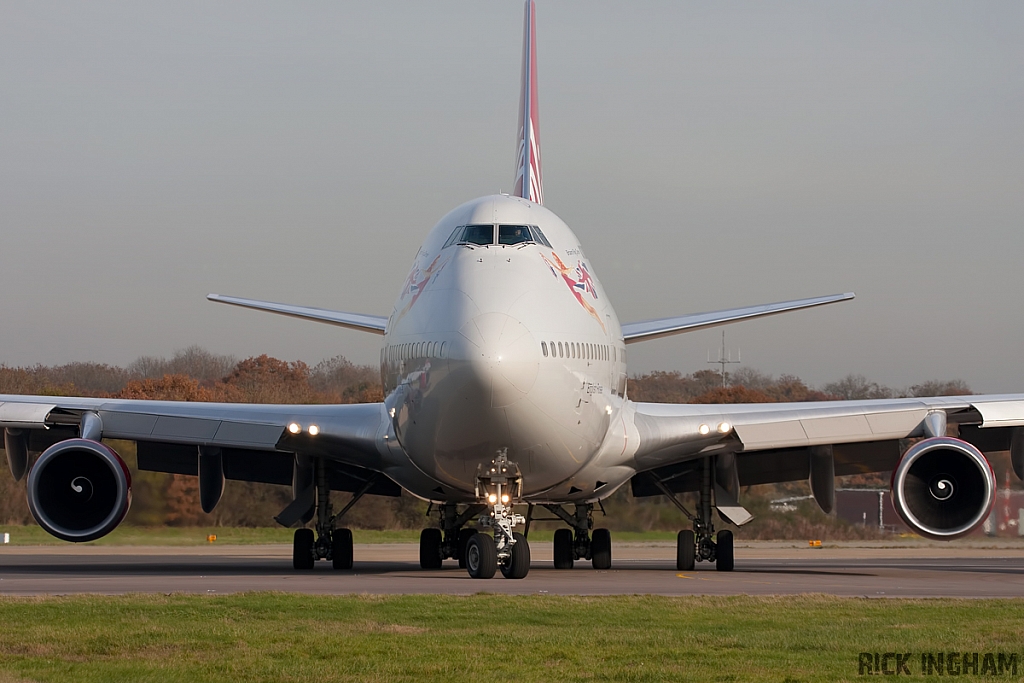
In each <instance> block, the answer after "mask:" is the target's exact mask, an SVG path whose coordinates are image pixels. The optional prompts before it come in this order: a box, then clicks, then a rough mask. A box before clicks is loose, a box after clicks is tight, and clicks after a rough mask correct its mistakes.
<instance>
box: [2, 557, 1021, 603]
mask: <svg viewBox="0 0 1024 683" xmlns="http://www.w3.org/2000/svg"><path fill="white" fill-rule="evenodd" d="M531 549H532V555H533V557H534V560H533V565H532V567H531V570H530V574H529V576H527V577H526V578H525V579H522V580H518V581H515V580H508V579H504V578H502V577H501V574H500V573H499V574H497V575H496V577H495V578H494V579H491V580H488V581H483V580H474V579H471V578H469V576H468V575H467V574H466V572H465V570H460V569H458V566H457V565H456V563H455V562H446V563H445V568H444V569H441V570H437V571H424V570H421V569H420V568H419V565H418V561H417V557H418V555H417V553H418V549H417V546H415V545H411V544H392V545H388V544H382V545H357V546H356V548H355V556H356V562H355V567H354V569H353V570H352V571H334V570H333V569H331V567H330V565H329V564H328V563H325V562H319V563H317V567H316V569H314V570H313V571H307V572H296V571H294V570H292V568H291V547H290V546H287V545H266V546H203V547H181V548H177V547H129V546H124V547H112V546H40V547H30V546H0V595H2V594H6V595H40V594H70V593H104V594H116V593H133V592H140V593H172V592H187V593H202V594H219V593H233V592H238V591H263V590H271V591H291V592H299V593H314V594H316V593H319V594H344V593H444V594H456V595H459V594H461V595H464V594H471V593H477V592H480V591H488V592H494V593H508V594H551V595H558V594H561V595H615V594H637V593H644V594H647V593H649V594H659V595H736V594H747V595H758V594H786V595H792V594H800V593H827V594H832V595H841V596H866V597H975V598H981V597H1024V546H1022V545H1021V544H1019V543H1018V544H1009V545H1003V546H999V545H996V546H989V547H987V546H985V545H984V544H982V545H977V544H975V545H955V546H947V547H942V546H938V547H935V546H912V547H897V548H887V547H882V546H877V545H876V546H870V545H869V546H855V547H850V546H843V547H825V548H821V549H809V548H806V547H799V546H796V545H793V544H791V543H774V544H773V543H753V544H751V545H749V546H738V547H737V548H736V570H735V571H734V572H731V573H726V572H717V571H715V570H714V568H713V566H709V565H706V564H705V565H703V566H701V565H700V564H698V567H697V570H696V571H692V572H678V571H676V569H675V560H674V558H675V546H674V544H670V543H646V544H628V543H622V544H617V545H615V546H614V547H613V563H612V569H610V570H607V571H596V570H594V569H593V568H591V567H590V563H589V562H582V561H580V562H577V563H576V568H574V569H572V570H555V569H554V568H553V567H552V563H551V559H550V558H551V545H550V544H545V543H535V544H533V545H532V546H531Z"/></svg>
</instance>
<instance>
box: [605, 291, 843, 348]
mask: <svg viewBox="0 0 1024 683" xmlns="http://www.w3.org/2000/svg"><path fill="white" fill-rule="evenodd" d="M853 298H854V294H853V292H846V293H845V294H832V295H830V296H819V297H814V298H812V299H797V300H795V301H782V302H779V303H774V304H762V305H760V306H747V307H745V308H730V309H727V310H724V311H711V312H709V313H691V314H689V315H680V316H676V317H674V318H659V319H657V320H644V321H642V322H636V323H626V324H625V325H623V326H622V337H623V339H624V340H625V342H626V343H627V344H632V343H634V342H641V341H647V340H649V339H658V338H659V337H667V336H669V335H673V334H681V333H683V332H693V331H694V330H703V329H705V328H708V327H715V326H717V325H725V324H726V323H735V322H739V321H741V320H753V319H754V318H764V317H766V316H769V315H778V314H779V313H787V312H789V311H798V310H800V309H803V308H814V307H816V306H825V305H826V304H834V303H838V302H840V301H849V300H850V299H853Z"/></svg>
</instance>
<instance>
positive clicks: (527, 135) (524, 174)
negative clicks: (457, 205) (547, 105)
mask: <svg viewBox="0 0 1024 683" xmlns="http://www.w3.org/2000/svg"><path fill="white" fill-rule="evenodd" d="M535 11H536V8H535V7H534V4H533V0H526V12H525V15H526V16H525V17H524V26H523V86H522V91H521V92H520V94H519V146H518V148H517V150H516V154H517V156H516V184H515V190H513V192H512V194H514V195H515V196H517V197H523V198H524V199H529V200H530V201H531V202H536V203H538V204H543V203H544V186H543V184H542V183H541V178H540V127H539V126H538V121H539V116H538V113H537V112H538V107H537V39H536V33H537V32H536V20H535V18H534V12H535Z"/></svg>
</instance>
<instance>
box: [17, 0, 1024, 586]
mask: <svg viewBox="0 0 1024 683" xmlns="http://www.w3.org/2000/svg"><path fill="white" fill-rule="evenodd" d="M535 11H536V10H535V5H534V0H527V1H526V3H525V10H524V32H523V58H522V85H521V93H520V107H519V128H518V145H517V150H516V159H517V172H516V176H515V186H514V190H513V191H512V192H511V193H510V194H497V195H491V196H485V197H480V198H477V199H474V200H472V201H469V202H466V203H465V204H462V205H461V206H458V207H456V208H454V209H453V210H452V211H451V212H449V213H448V214H447V215H445V216H444V217H442V218H441V219H440V221H438V222H437V224H436V225H435V226H434V227H433V228H432V229H431V230H430V231H429V233H428V234H427V236H426V239H425V240H424V242H423V245H422V247H421V248H420V250H419V252H418V253H417V255H416V257H415V260H414V262H413V264H412V267H411V269H410V271H409V275H408V277H407V278H406V280H405V282H404V284H403V285H402V288H401V291H400V292H399V295H398V298H397V300H396V301H395V304H394V308H393V309H392V311H391V313H390V315H388V316H380V315H364V314H355V313H345V312H338V311H331V310H325V309H320V308H309V307H302V306H293V305H287V304H279V303H273V302H265V301H255V300H251V299H243V298H237V297H231V296H221V295H217V294H211V295H209V297H208V298H209V299H210V300H212V301H215V302H220V303H225V304H231V305H234V306H240V307H244V308H249V309H256V310H260V311H266V312H271V313H276V314H281V315H286V316H292V317H295V318H300V319H305V320H314V321H319V322H323V323H326V324H330V325H335V326H339V327H343V328H347V329H350V330H358V331H361V332H365V333H369V334H376V335H379V336H381V341H382V344H381V349H380V358H379V361H380V370H381V378H382V382H383V386H384V393H385V398H384V400H383V401H382V402H380V403H368V404H357V405H256V404H218V403H185V402H173V401H140V400H115V399H97V398H74V397H71V398H64V397H54V396H15V395H7V396H0V426H2V427H3V428H4V446H5V450H6V454H7V459H8V464H9V466H10V470H11V472H12V474H13V475H14V477H15V478H16V479H18V480H20V479H21V478H22V477H24V476H25V475H26V474H27V477H28V478H27V482H26V492H27V497H28V503H29V507H30V510H31V512H32V515H33V516H34V518H35V520H36V521H37V522H38V523H39V524H40V526H42V527H43V528H44V529H45V530H46V531H47V532H49V533H50V534H52V535H53V536H55V537H57V538H60V539H63V540H65V541H70V542H84V541H91V540H94V539H97V538H100V537H102V536H104V535H105V534H107V533H109V532H110V531H112V530H113V529H114V528H116V527H117V526H118V524H119V523H120V522H121V521H122V520H123V519H124V517H125V515H126V514H127V512H128V509H129V506H130V503H131V474H130V471H129V469H128V467H127V466H126V465H125V463H124V461H123V460H122V459H121V458H120V457H119V456H118V454H117V453H116V452H115V451H114V450H113V449H112V448H111V447H110V445H108V443H107V442H106V441H105V440H113V439H125V440H130V441H134V442H135V443H136V444H137V454H138V467H139V469H140V470H149V471H158V472H171V473H177V474H185V475H193V476H197V477H198V480H199V481H198V483H199V490H200V500H201V506H202V508H203V510H204V511H206V512H210V511H212V510H213V509H214V508H215V506H216V505H217V504H218V502H219V500H220V498H221V495H222V493H223V491H224V486H225V480H227V479H233V480H245V481H254V482H265V483H272V484H291V486H292V493H293V500H292V502H291V503H290V504H289V505H288V506H287V507H286V508H285V509H284V510H282V511H281V513H280V514H278V515H277V517H276V518H275V519H276V521H277V522H278V523H280V524H282V525H284V526H294V525H296V524H300V525H301V526H300V527H299V528H297V529H296V531H295V534H294V539H293V557H292V560H293V566H294V568H295V569H296V570H310V569H312V568H313V567H314V566H315V563H316V562H317V561H318V560H321V559H324V560H329V561H330V562H331V564H332V565H333V567H334V568H335V569H340V570H345V569H351V568H352V566H353V535H352V532H351V530H350V529H347V528H345V527H344V526H343V524H342V523H343V520H344V516H345V514H346V513H347V512H348V511H349V510H350V509H351V507H352V506H353V505H355V504H356V503H357V502H358V501H359V500H360V499H361V498H362V497H363V496H365V495H385V496H396V495H400V494H401V493H402V491H403V490H404V491H407V492H409V493H411V494H412V495H415V496H418V497H419V498H422V499H425V500H428V501H430V502H431V506H430V514H431V515H432V519H433V522H432V525H431V526H430V527H429V528H426V529H424V530H423V531H422V533H421V535H420V545H419V558H420V565H421V567H423V568H424V569H438V568H440V567H442V563H443V561H444V560H446V559H455V560H458V563H459V565H460V567H462V568H464V569H466V570H467V572H468V574H469V576H471V577H473V578H479V579H485V578H491V577H493V576H494V575H495V574H496V573H497V572H498V571H500V572H501V574H502V575H503V576H505V577H506V578H510V579H521V578H524V577H525V576H527V574H528V572H529V570H530V565H531V556H530V545H529V540H528V535H529V529H530V525H531V523H532V522H533V521H534V520H537V519H539V518H538V517H535V516H534V513H535V512H539V513H541V514H545V513H548V514H550V515H551V517H549V518H548V519H555V520H556V521H561V522H564V524H565V526H564V527H561V528H559V529H558V530H557V531H556V532H555V535H554V548H553V559H554V566H555V568H556V569H571V568H572V567H573V566H574V563H575V562H577V561H580V560H589V561H590V562H591V564H592V565H593V567H594V568H596V569H607V568H609V567H610V566H611V563H612V543H611V534H610V532H609V531H608V530H607V529H604V528H596V529H595V528H594V510H595V507H598V506H600V502H601V500H603V499H604V498H607V497H608V496H610V495H612V494H613V493H614V492H615V491H617V490H619V489H620V488H621V487H623V486H625V485H627V484H628V485H629V486H630V487H631V489H632V493H633V495H634V496H665V497H667V498H668V499H669V500H670V501H672V502H673V503H674V504H675V506H676V507H678V508H679V510H680V511H681V513H682V514H683V515H684V516H685V517H686V518H687V519H688V521H689V528H684V529H683V530H681V531H680V532H679V534H678V536H677V554H676V567H677V569H679V570H684V571H686V570H692V569H694V567H695V565H696V563H697V562H708V563H713V564H714V565H715V568H716V569H717V570H720V571H731V570H732V569H733V568H734V562H735V558H734V552H733V533H732V531H730V530H729V529H721V530H718V531H717V532H716V528H715V524H716V519H715V514H716V513H717V516H718V518H719V519H721V520H724V521H726V522H729V523H732V524H734V525H737V526H742V525H743V524H745V523H746V522H748V521H749V520H750V519H751V515H750V513H749V512H748V511H747V510H746V509H744V508H743V506H742V502H741V500H740V492H741V487H743V486H749V485H753V484H763V483H770V482H786V481H799V480H806V481H808V482H809V485H810V489H811V491H812V493H813V497H814V499H815V500H816V501H817V503H818V505H819V506H820V507H821V509H822V510H824V511H825V512H830V511H831V510H832V508H833V506H834V504H835V477H837V476H843V475H850V474H855V473H865V472H888V471H891V472H892V480H891V488H892V500H893V504H894V507H895V508H896V510H897V512H898V513H899V514H900V516H901V517H902V519H903V520H904V521H905V522H906V523H907V525H908V526H909V527H910V528H912V529H913V530H914V531H916V532H917V533H919V534H921V535H924V536H926V537H929V538H933V539H944V540H948V539H954V538H958V537H961V536H963V535H966V534H968V533H970V532H971V531H972V530H974V529H976V528H977V527H978V526H979V525H980V524H981V523H982V522H983V520H984V519H985V518H986V517H987V516H988V514H989V512H990V510H991V509H992V506H993V504H994V501H995V493H996V483H995V476H994V474H993V471H992V467H991V466H990V464H989V462H988V460H987V458H986V456H985V453H989V452H993V451H1006V450H1009V451H1010V453H1011V460H1012V463H1013V469H1014V471H1015V472H1016V474H1017V476H1018V477H1022V476H1024V394H1014V395H989V396H985V395H979V396H958V397H936V398H907V399H884V400H870V401H824V402H809V403H790V404H756V405H751V404H731V405H687V404H657V403H638V402H634V401H631V400H630V399H629V397H628V390H629V387H628V381H627V371H626V368H627V364H626V362H627V352H628V348H629V346H630V345H632V344H637V343H641V342H644V341H647V340H650V339H657V338H660V337H665V336H669V335H676V334H682V333H685V332H689V331H693V330H700V329H706V328H710V327H714V326H720V325H724V324H728V323H735V322H739V321H743V320H751V319H754V318H761V317H765V316H771V315H778V314H781V313H785V312H789V311H796V310H802V309H808V308H812V307H817V306H823V305H827V304H832V303H836V302H840V301H846V300H849V299H852V298H853V294H849V293H846V294H836V295H831V296H820V297H815V298H808V299H802V300H797V301H787V302H781V303H773V304H766V305H760V306H751V307H746V308H737V309H730V310H724V311H714V312H709V313H699V314H690V315H678V316H673V317H667V318H661V319H657V320H647V321H641V322H632V323H625V324H620V322H619V319H618V317H617V316H616V313H615V311H614V310H613V308H612V306H611V304H610V303H609V300H608V297H607V295H606V293H605V290H604V288H603V287H602V285H601V282H600V280H599V278H598V276H597V270H596V268H595V266H594V264H593V263H592V262H591V261H590V260H589V259H588V258H587V256H586V254H585V252H584V250H583V247H582V245H581V243H580V240H579V239H578V238H577V237H576V235H575V234H574V233H573V231H572V230H571V229H570V228H569V226H567V225H566V224H565V223H564V222H563V221H562V220H560V219H559V218H558V216H556V215H555V214H554V213H553V212H551V211H550V210H548V209H547V208H545V207H544V193H543V183H542V176H541V155H540V132H539V127H538V121H539V116H538V111H539V108H538V98H537V94H538V88H537V53H536V18H535ZM904 440H912V441H913V444H912V445H911V446H910V447H909V448H908V449H906V450H905V451H904V450H903V448H902V447H901V442H903V441H904ZM331 491H347V492H350V493H352V497H351V499H350V500H349V502H348V503H347V504H346V505H345V506H344V507H343V508H342V509H341V510H339V511H337V512H334V508H333V506H332V504H331V498H330V495H331ZM681 493H694V494H696V497H695V499H696V501H697V502H696V506H695V507H694V508H693V509H692V510H691V509H690V508H688V507H687V505H685V504H684V503H683V502H682V501H680V499H679V498H678V494H681ZM524 512H525V514H524ZM314 517H315V518H316V522H315V532H314V529H310V528H307V527H306V526H305V525H306V524H307V523H309V522H310V521H311V520H312V519H313V518H314Z"/></svg>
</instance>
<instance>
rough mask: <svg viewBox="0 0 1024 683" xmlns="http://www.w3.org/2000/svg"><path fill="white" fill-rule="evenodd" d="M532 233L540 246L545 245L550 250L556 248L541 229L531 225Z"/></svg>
mask: <svg viewBox="0 0 1024 683" xmlns="http://www.w3.org/2000/svg"><path fill="white" fill-rule="evenodd" d="M530 231H531V232H532V233H533V240H534V241H535V242H539V243H540V244H543V245H544V246H545V247H547V248H548V249H553V248H554V247H552V246H551V242H548V238H547V237H545V236H544V233H542V232H541V231H540V228H538V227H537V226H536V225H531V226H530Z"/></svg>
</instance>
